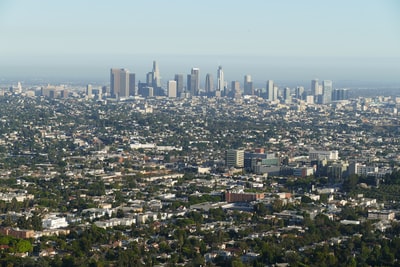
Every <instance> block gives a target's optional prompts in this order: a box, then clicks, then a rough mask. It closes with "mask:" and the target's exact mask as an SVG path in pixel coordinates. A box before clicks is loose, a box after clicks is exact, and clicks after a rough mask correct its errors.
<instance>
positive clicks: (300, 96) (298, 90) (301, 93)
mask: <svg viewBox="0 0 400 267" xmlns="http://www.w3.org/2000/svg"><path fill="white" fill-rule="evenodd" d="M296 98H297V99H305V96H304V87H303V86H298V87H296Z"/></svg>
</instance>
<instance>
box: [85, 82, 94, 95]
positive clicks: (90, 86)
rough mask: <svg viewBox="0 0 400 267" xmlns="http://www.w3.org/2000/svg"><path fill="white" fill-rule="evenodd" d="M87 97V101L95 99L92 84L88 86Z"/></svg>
mask: <svg viewBox="0 0 400 267" xmlns="http://www.w3.org/2000/svg"><path fill="white" fill-rule="evenodd" d="M86 97H87V99H92V98H93V89H92V85H91V84H88V85H86Z"/></svg>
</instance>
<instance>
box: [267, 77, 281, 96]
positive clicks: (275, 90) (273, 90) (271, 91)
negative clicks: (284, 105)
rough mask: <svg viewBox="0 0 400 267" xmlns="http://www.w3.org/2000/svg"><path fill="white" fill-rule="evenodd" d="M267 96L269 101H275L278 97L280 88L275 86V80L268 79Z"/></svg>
mask: <svg viewBox="0 0 400 267" xmlns="http://www.w3.org/2000/svg"><path fill="white" fill-rule="evenodd" d="M266 98H267V99H268V100H269V101H275V100H277V99H278V88H277V87H275V86H274V81H273V80H268V81H267V91H266Z"/></svg>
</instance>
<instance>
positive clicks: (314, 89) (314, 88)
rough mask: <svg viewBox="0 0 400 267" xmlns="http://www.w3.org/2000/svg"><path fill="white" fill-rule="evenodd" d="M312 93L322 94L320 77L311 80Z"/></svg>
mask: <svg viewBox="0 0 400 267" xmlns="http://www.w3.org/2000/svg"><path fill="white" fill-rule="evenodd" d="M311 94H312V95H313V96H318V95H320V94H321V92H320V90H319V83H318V79H314V80H311Z"/></svg>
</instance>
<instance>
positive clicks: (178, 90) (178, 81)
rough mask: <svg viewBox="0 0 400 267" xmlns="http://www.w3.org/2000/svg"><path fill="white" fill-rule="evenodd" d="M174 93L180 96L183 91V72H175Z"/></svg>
mask: <svg viewBox="0 0 400 267" xmlns="http://www.w3.org/2000/svg"><path fill="white" fill-rule="evenodd" d="M175 81H176V93H177V96H180V95H181V94H182V92H183V74H175Z"/></svg>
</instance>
